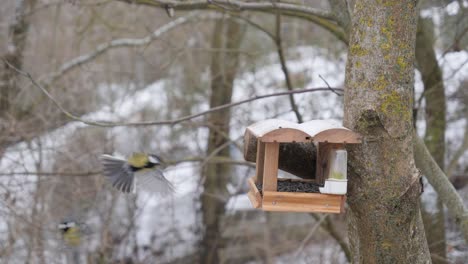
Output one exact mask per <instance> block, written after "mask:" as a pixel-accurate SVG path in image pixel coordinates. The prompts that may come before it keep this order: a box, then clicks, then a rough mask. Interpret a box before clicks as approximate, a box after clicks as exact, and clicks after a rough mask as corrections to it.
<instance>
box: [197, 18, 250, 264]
mask: <svg viewBox="0 0 468 264" xmlns="http://www.w3.org/2000/svg"><path fill="white" fill-rule="evenodd" d="M244 32H245V25H240V24H239V23H238V22H237V21H234V20H230V19H227V20H225V22H224V23H216V25H215V27H214V30H213V35H212V47H213V48H214V49H217V50H219V51H218V52H215V53H213V55H212V58H211V65H210V72H211V78H212V79H211V96H210V108H213V107H216V106H219V105H223V104H227V103H230V102H231V98H232V93H233V87H234V80H235V77H236V73H237V72H238V68H239V53H237V52H235V51H236V50H238V49H239V47H240V45H241V43H242V39H243V36H244ZM230 121H231V111H230V109H226V110H223V111H217V112H215V113H212V114H210V115H209V116H208V118H207V122H208V124H209V135H208V146H207V149H206V150H207V156H208V158H209V157H211V156H214V157H216V156H222V157H230V145H231V144H230V141H231V140H230V138H229V131H230V124H229V123H230ZM204 171H205V172H204V173H203V176H202V177H203V178H204V181H203V193H202V197H201V201H202V209H201V210H202V218H203V228H204V232H203V235H202V236H203V237H202V240H201V242H200V243H201V247H200V254H201V262H200V263H207V264H208V263H219V262H220V257H219V249H220V248H222V245H223V239H222V235H221V234H222V228H221V227H220V220H221V218H222V217H223V215H224V210H225V206H226V201H227V200H228V199H229V193H228V192H227V189H226V185H227V184H228V183H229V180H230V178H231V166H229V165H228V164H207V165H206V166H205V169H204Z"/></svg>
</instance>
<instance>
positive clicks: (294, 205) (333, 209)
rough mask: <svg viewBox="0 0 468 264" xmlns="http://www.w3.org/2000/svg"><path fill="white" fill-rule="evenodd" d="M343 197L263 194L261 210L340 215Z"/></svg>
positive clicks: (310, 194) (316, 194)
mask: <svg viewBox="0 0 468 264" xmlns="http://www.w3.org/2000/svg"><path fill="white" fill-rule="evenodd" d="M343 197H344V196H343V195H329V194H320V193H288V192H269V191H264V192H263V201H262V209H263V210H265V211H280V212H321V213H340V212H342V207H343V203H344V199H343Z"/></svg>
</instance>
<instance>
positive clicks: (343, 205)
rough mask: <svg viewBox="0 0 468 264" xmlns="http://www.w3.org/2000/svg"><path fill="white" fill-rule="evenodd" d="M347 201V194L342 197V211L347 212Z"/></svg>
mask: <svg viewBox="0 0 468 264" xmlns="http://www.w3.org/2000/svg"><path fill="white" fill-rule="evenodd" d="M345 203H346V195H343V197H342V198H341V208H340V213H344V212H345Z"/></svg>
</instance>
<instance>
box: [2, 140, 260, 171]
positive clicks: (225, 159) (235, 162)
mask: <svg viewBox="0 0 468 264" xmlns="http://www.w3.org/2000/svg"><path fill="white" fill-rule="evenodd" d="M230 143H232V142H230ZM185 162H192V163H198V162H200V163H202V164H206V163H222V164H231V165H237V166H246V167H250V168H255V163H252V162H248V161H243V160H235V159H232V158H230V157H223V156H218V157H209V158H208V157H207V158H202V157H193V158H191V157H189V158H184V159H180V160H169V161H166V164H167V165H168V166H176V165H178V164H181V163H185ZM99 174H101V171H84V172H71V171H50V172H37V171H13V172H0V177H12V176H44V177H90V176H96V175H99Z"/></svg>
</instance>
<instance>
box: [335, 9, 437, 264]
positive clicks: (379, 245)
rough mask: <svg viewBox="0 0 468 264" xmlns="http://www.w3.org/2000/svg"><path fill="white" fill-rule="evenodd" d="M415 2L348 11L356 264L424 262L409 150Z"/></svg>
mask: <svg viewBox="0 0 468 264" xmlns="http://www.w3.org/2000/svg"><path fill="white" fill-rule="evenodd" d="M416 2H417V1H414V0H401V1H374V0H357V1H356V3H355V7H354V15H353V16H352V17H353V19H352V30H351V32H350V43H349V53H348V62H347V66H346V80H345V85H346V90H345V104H344V107H345V110H344V125H345V126H346V127H348V128H350V129H352V130H354V131H357V132H359V133H361V134H362V136H363V144H362V145H360V146H355V147H349V148H348V150H349V155H348V157H349V159H350V160H349V170H348V171H349V186H348V204H349V206H350V208H351V210H352V214H350V215H349V217H352V218H354V219H352V221H351V222H353V223H354V224H355V225H356V226H355V227H354V228H355V233H357V237H350V240H352V242H353V245H354V246H353V247H352V250H353V252H352V253H353V259H354V261H355V262H360V263H428V262H430V255H429V250H428V247H427V242H426V237H425V234H424V228H423V224H422V219H421V213H420V208H419V196H420V193H421V186H420V183H419V178H420V175H419V172H418V170H417V169H416V167H415V164H414V159H413V145H412V138H413V128H412V99H413V94H412V85H413V81H414V80H413V73H414V72H413V71H414V68H413V62H414V47H415V46H414V43H415V40H416V25H417V8H416ZM353 233H354V232H353ZM351 234H352V233H351Z"/></svg>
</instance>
